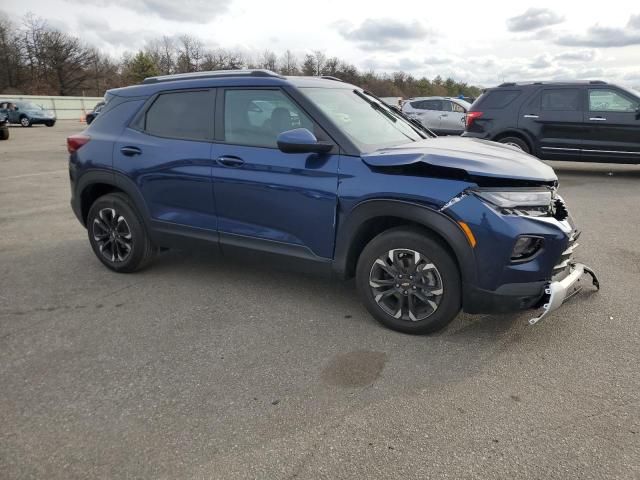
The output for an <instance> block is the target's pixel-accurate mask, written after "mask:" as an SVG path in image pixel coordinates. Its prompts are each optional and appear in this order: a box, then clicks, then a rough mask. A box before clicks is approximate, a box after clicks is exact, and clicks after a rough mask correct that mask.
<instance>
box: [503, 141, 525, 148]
mask: <svg viewBox="0 0 640 480" xmlns="http://www.w3.org/2000/svg"><path fill="white" fill-rule="evenodd" d="M504 144H505V145H511V146H512V147H516V148H517V149H518V150H522V147H521V146H520V145H518V144H517V143H515V142H505V143H504Z"/></svg>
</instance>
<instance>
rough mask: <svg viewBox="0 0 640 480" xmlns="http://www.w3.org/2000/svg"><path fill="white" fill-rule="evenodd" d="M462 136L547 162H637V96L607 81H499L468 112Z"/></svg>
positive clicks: (639, 157) (639, 98)
mask: <svg viewBox="0 0 640 480" xmlns="http://www.w3.org/2000/svg"><path fill="white" fill-rule="evenodd" d="M463 136H465V137H475V138H483V139H487V140H494V141H497V142H500V143H506V144H509V145H513V146H516V147H518V148H520V149H521V150H524V151H525V152H527V153H531V154H533V155H536V156H538V157H540V158H544V159H548V160H577V161H585V162H615V163H635V164H639V163H640V96H639V95H638V93H637V92H634V91H632V90H628V89H625V88H623V87H619V86H617V85H612V84H608V83H606V82H603V81H600V80H596V81H585V82H531V83H503V84H502V85H500V86H498V87H495V88H489V89H487V90H485V92H484V93H483V94H482V95H481V96H480V97H479V98H478V100H476V101H475V103H474V104H473V105H472V106H471V109H470V110H469V113H468V114H467V121H466V129H465V132H464V133H463Z"/></svg>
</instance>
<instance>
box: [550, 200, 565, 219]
mask: <svg viewBox="0 0 640 480" xmlns="http://www.w3.org/2000/svg"><path fill="white" fill-rule="evenodd" d="M551 212H552V214H553V218H555V219H556V220H558V221H560V222H561V221H563V220H566V219H567V218H569V210H568V209H567V205H566V204H565V203H564V200H563V199H562V197H561V196H559V195H556V196H555V198H554V199H553V202H552V204H551Z"/></svg>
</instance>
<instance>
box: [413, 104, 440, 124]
mask: <svg viewBox="0 0 640 480" xmlns="http://www.w3.org/2000/svg"><path fill="white" fill-rule="evenodd" d="M419 108H420V112H419V113H418V117H417V118H418V120H420V122H422V124H423V125H424V126H425V127H427V128H430V129H431V130H436V131H437V130H440V126H441V122H442V118H441V115H442V110H443V106H442V100H422V101H420V103H419Z"/></svg>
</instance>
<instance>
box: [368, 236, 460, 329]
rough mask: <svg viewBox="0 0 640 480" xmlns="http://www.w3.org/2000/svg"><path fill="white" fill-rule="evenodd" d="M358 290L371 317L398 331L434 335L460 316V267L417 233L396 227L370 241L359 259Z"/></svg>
mask: <svg viewBox="0 0 640 480" xmlns="http://www.w3.org/2000/svg"><path fill="white" fill-rule="evenodd" d="M356 285H357V288H358V293H359V295H360V298H361V299H362V302H363V303H364V305H365V307H366V308H367V310H369V313H371V315H373V317H374V318H375V319H376V320H378V321H379V322H380V323H382V324H383V325H385V326H386V327H388V328H391V329H392V330H396V331H398V332H403V333H411V334H425V333H431V332H435V331H436V330H440V329H441V328H443V327H445V326H446V325H448V324H449V323H450V322H451V321H452V320H453V319H454V318H455V317H456V316H457V315H458V312H459V311H460V305H461V298H462V294H461V290H462V287H461V281H460V272H459V271H458V267H457V265H456V262H455V261H454V259H453V258H452V256H451V254H450V253H449V252H448V251H447V250H446V249H445V248H444V247H443V246H442V245H441V244H440V243H439V242H438V241H437V240H435V239H433V238H432V237H431V236H429V233H428V232H427V231H424V230H421V229H418V228H408V227H398V228H393V229H390V230H387V231H385V232H383V233H381V234H380V235H378V236H377V237H375V238H374V239H373V240H371V242H369V244H368V245H367V246H366V247H365V248H364V250H363V251H362V253H361V255H360V258H359V259H358V265H357V267H356Z"/></svg>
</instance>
